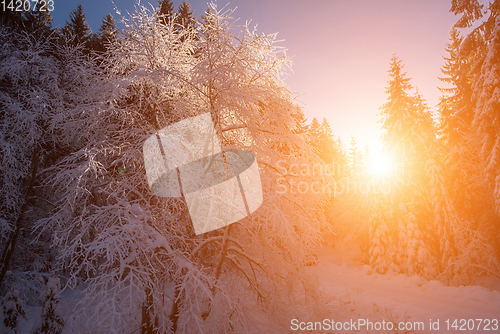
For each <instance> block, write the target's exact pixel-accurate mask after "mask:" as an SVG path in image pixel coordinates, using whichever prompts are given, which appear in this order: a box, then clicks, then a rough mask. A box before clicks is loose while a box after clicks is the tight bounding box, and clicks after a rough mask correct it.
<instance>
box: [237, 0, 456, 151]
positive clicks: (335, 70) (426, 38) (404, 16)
mask: <svg viewBox="0 0 500 334" xmlns="http://www.w3.org/2000/svg"><path fill="white" fill-rule="evenodd" d="M450 3H451V1H446V0H418V1H409V0H378V1H377V0H371V1H367V0H353V1H348V0H337V1H333V0H330V1H328V0H325V1H320V0H313V1H298V0H292V1H287V0H277V1H270V2H268V3H266V2H265V1H262V0H258V1H232V2H231V3H230V5H229V6H230V7H235V6H237V7H238V8H237V10H236V12H235V13H234V16H235V17H239V18H240V19H241V21H240V22H241V23H244V21H245V20H247V19H252V22H255V23H258V30H259V31H263V32H265V33H271V32H279V35H278V37H279V39H284V41H283V42H282V43H281V45H283V46H284V47H286V48H287V49H288V52H287V54H288V55H290V56H291V55H295V56H296V57H294V58H293V62H294V66H293V71H294V73H293V74H292V75H291V76H290V77H288V78H287V79H286V80H285V81H286V82H287V83H288V84H289V85H290V86H291V90H292V91H293V92H297V93H299V94H300V95H301V96H300V100H301V101H302V102H304V103H305V105H304V106H303V107H304V111H305V113H306V117H308V118H309V121H310V120H311V119H312V118H313V117H317V118H320V119H322V118H323V117H326V118H327V119H328V120H329V122H330V124H331V126H332V130H333V132H334V134H335V135H340V136H341V137H342V139H343V140H344V142H345V143H346V144H348V143H349V139H350V136H351V134H352V135H354V136H355V137H356V139H357V140H358V144H359V145H360V146H364V144H365V142H369V143H375V142H377V141H378V139H379V137H380V135H381V130H380V124H379V123H377V121H378V119H379V117H377V114H378V112H379V110H378V108H379V107H380V106H381V105H382V104H383V103H384V102H385V101H386V96H385V94H384V87H385V85H386V83H387V79H388V76H387V70H388V68H389V61H390V58H391V56H392V54H393V53H396V55H397V56H398V57H399V58H400V59H401V60H402V61H403V63H404V64H405V70H406V71H407V73H408V76H409V77H410V78H412V84H413V85H414V86H416V87H418V89H419V92H420V94H422V95H423V96H424V98H426V99H427V101H428V104H429V106H430V107H431V108H432V109H434V110H435V105H436V104H437V103H438V99H439V90H438V89H437V86H440V85H441V83H440V81H439V80H438V79H437V77H438V76H440V75H441V72H440V67H441V66H442V65H443V63H444V61H443V58H442V56H445V55H446V53H445V51H444V45H445V44H446V43H447V41H448V36H449V31H450V29H451V28H452V26H453V24H454V23H455V21H456V18H455V16H454V15H453V14H452V13H450V12H449V8H450V6H451V4H450ZM375 146H376V147H377V146H378V145H375Z"/></svg>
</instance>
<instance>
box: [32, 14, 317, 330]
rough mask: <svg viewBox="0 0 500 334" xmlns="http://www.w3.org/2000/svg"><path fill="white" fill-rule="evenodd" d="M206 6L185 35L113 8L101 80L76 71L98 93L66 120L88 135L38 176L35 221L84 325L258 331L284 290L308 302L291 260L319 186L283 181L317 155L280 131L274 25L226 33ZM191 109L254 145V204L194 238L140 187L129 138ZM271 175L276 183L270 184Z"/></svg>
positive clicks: (287, 110)
mask: <svg viewBox="0 0 500 334" xmlns="http://www.w3.org/2000/svg"><path fill="white" fill-rule="evenodd" d="M211 8H212V9H211V11H209V12H207V15H206V17H205V20H204V23H202V24H201V25H200V27H199V34H198V35H197V36H196V37H194V36H193V35H192V32H189V31H185V30H178V29H176V25H175V24H174V22H167V24H157V16H156V14H155V13H152V12H150V11H149V10H147V9H145V8H143V7H138V11H136V12H135V13H132V14H131V16H130V17H127V18H122V20H123V25H124V28H123V29H122V31H121V38H120V39H119V40H117V41H116V42H115V43H112V44H111V45H110V48H109V50H108V55H107V57H106V61H105V64H106V65H107V70H106V73H107V75H108V77H106V78H103V79H102V80H105V81H107V82H110V83H112V85H109V86H108V85H104V84H103V85H101V84H100V83H99V80H98V79H97V78H96V79H91V78H89V79H88V81H86V82H88V83H89V84H91V83H92V84H93V85H94V86H95V87H96V89H97V90H98V92H99V93H97V92H93V93H91V94H90V96H91V97H92V100H91V101H93V100H94V99H98V101H100V103H96V104H94V103H93V102H92V103H91V104H90V105H89V104H85V103H81V108H79V109H74V110H72V112H70V113H69V114H68V121H70V120H73V119H74V120H77V121H78V122H80V124H85V120H86V119H87V118H88V119H92V120H93V124H92V126H91V127H90V129H91V130H92V132H91V134H89V136H88V137H85V138H80V140H79V145H77V144H76V143H75V144H74V147H76V149H75V151H74V152H73V153H72V154H71V155H68V156H65V157H62V158H61V159H59V160H58V161H57V165H56V166H57V167H56V171H55V172H54V173H52V174H51V175H49V176H47V178H46V179H45V182H46V184H47V185H50V186H52V187H53V189H54V196H55V198H54V201H55V202H56V203H57V208H56V209H55V210H54V211H53V212H52V214H51V216H50V217H49V218H47V219H43V220H40V221H39V226H40V228H44V229H46V230H52V231H54V240H55V244H56V246H57V247H58V249H59V251H60V254H61V260H62V262H63V264H64V265H65V268H66V269H67V271H68V272H69V275H70V276H69V284H70V285H71V284H76V283H77V282H78V281H79V279H84V280H85V281H86V282H87V289H86V298H85V300H83V301H82V305H84V306H85V307H81V308H80V310H81V311H82V312H83V313H84V314H85V317H86V319H91V320H92V321H89V322H88V326H89V328H88V329H86V330H88V331H93V332H99V331H100V332H109V331H117V332H122V331H126V330H130V331H134V330H138V329H139V328H142V330H143V331H157V332H162V333H168V332H178V333H181V332H183V333H194V332H210V331H213V332H231V331H232V332H241V333H244V332H262V331H263V329H262V328H260V327H259V326H258V325H256V324H257V322H256V321H253V320H255V317H260V316H263V315H265V314H267V316H268V317H270V318H273V319H275V320H276V322H275V323H276V325H275V327H272V328H271V329H269V328H266V330H271V331H273V332H278V331H286V330H287V328H288V326H289V319H290V314H292V313H291V312H295V311H296V310H294V307H293V305H295V303H293V302H291V301H293V300H295V298H304V293H305V296H306V303H307V302H308V301H309V302H311V304H310V307H314V306H313V305H314V304H315V303H316V302H317V299H315V298H317V296H316V286H315V284H314V282H315V281H314V279H313V277H311V276H309V275H308V274H306V273H305V271H304V269H303V267H304V264H305V263H308V262H310V258H311V257H312V256H313V253H314V250H313V249H314V245H315V244H317V242H318V241H319V239H320V232H321V230H322V229H323V228H324V222H325V220H324V215H323V208H324V205H325V204H326V201H325V195H324V194H323V193H322V192H319V193H316V192H309V193H300V192H297V185H296V184H295V185H294V183H293V181H296V180H297V178H296V176H294V175H289V174H288V173H287V166H290V165H292V164H294V163H295V164H296V163H301V164H310V165H314V164H318V163H321V161H320V160H319V159H318V157H317V156H316V155H315V154H313V153H311V147H310V146H309V145H308V144H307V143H306V142H305V141H304V139H303V138H301V136H299V135H297V134H295V133H294V132H293V131H292V129H293V128H294V126H295V119H294V117H293V114H294V113H295V112H296V110H297V108H298V107H297V106H296V105H295V101H294V100H293V99H292V98H291V96H290V93H289V92H288V90H287V89H286V88H285V86H284V84H283V83H282V82H281V81H280V76H281V74H282V71H283V70H285V69H286V68H287V66H288V64H289V60H288V59H287V58H286V57H285V56H284V54H282V53H281V49H280V48H278V47H277V46H276V45H275V35H258V34H257V33H256V32H255V31H253V30H250V29H249V28H248V27H244V28H243V30H242V31H241V32H239V33H238V32H236V31H234V30H233V26H232V25H231V19H230V16H229V15H230V13H231V11H229V12H220V11H219V10H218V9H217V7H216V6H214V5H213V6H212V7H211ZM194 50H196V55H194V52H193V51H194ZM205 112H209V113H210V115H211V118H212V120H213V123H214V125H215V128H216V130H217V135H218V137H219V140H220V142H221V144H222V146H223V147H224V148H225V149H230V148H234V147H237V148H241V149H245V150H248V151H251V152H254V153H255V155H256V157H257V161H258V163H259V166H260V175H261V180H262V188H263V193H264V203H263V204H262V206H261V207H260V208H259V209H258V210H257V211H256V212H255V213H254V214H252V215H251V216H249V217H248V218H245V219H244V220H243V221H241V223H235V224H233V225H230V226H228V227H226V228H224V229H221V230H216V231H213V232H210V233H207V234H203V235H199V236H196V235H195V234H194V231H193V227H192V225H191V222H190V219H189V216H188V213H187V208H186V205H185V203H184V202H183V201H182V200H180V199H179V198H159V197H156V196H154V195H152V194H151V192H150V191H149V187H148V184H147V182H146V178H145V168H144V164H143V157H142V145H143V143H144V141H145V139H147V138H148V137H150V136H151V135H153V134H154V133H155V132H156V131H158V130H159V129H162V128H164V127H165V126H168V125H169V124H172V123H175V122H177V121H180V120H182V119H185V118H188V117H191V116H196V115H199V114H201V113H205ZM58 124H59V123H58ZM61 125H62V124H61ZM67 136H68V140H71V141H72V137H71V135H70V134H67ZM283 177H284V178H285V179H286V182H288V183H289V184H290V188H289V189H288V191H287V192H285V193H280V192H279V190H280V188H279V184H278V182H277V180H278V179H279V178H283ZM301 180H304V181H306V182H307V183H309V184H312V183H313V180H315V178H314V177H313V176H312V175H311V176H308V175H305V176H301ZM318 187H321V183H318ZM318 187H317V188H318ZM319 190H322V189H319ZM297 245H300V247H297ZM300 290H301V291H302V292H301V294H300V296H299V294H297V293H296V292H297V291H300ZM89 305H92V307H89ZM283 305H289V307H287V308H283ZM247 307H252V308H254V309H255V310H256V311H255V312H252V313H247V312H245V309H246V308H247Z"/></svg>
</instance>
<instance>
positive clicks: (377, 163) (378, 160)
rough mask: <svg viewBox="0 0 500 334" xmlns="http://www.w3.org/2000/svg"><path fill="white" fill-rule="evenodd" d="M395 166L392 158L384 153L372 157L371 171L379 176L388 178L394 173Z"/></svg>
mask: <svg viewBox="0 0 500 334" xmlns="http://www.w3.org/2000/svg"><path fill="white" fill-rule="evenodd" d="M392 169H393V164H392V161H391V158H390V157H389V156H388V155H387V154H384V153H375V154H373V155H372V157H371V161H370V170H371V172H372V173H373V174H375V175H378V176H387V175H389V174H390V173H391V172H392Z"/></svg>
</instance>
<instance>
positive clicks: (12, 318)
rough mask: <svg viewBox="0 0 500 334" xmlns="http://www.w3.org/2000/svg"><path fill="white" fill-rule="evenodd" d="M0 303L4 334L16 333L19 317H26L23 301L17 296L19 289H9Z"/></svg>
mask: <svg viewBox="0 0 500 334" xmlns="http://www.w3.org/2000/svg"><path fill="white" fill-rule="evenodd" d="M1 305H2V306H3V307H2V308H3V310H2V311H3V326H5V327H4V328H5V330H7V332H6V334H10V333H18V324H19V320H20V319H19V318H20V317H24V318H26V313H25V311H24V307H23V302H22V300H21V299H20V298H19V291H17V290H16V289H12V288H11V289H9V290H8V291H7V293H6V294H5V296H3V298H2V300H1ZM3 326H2V327H3Z"/></svg>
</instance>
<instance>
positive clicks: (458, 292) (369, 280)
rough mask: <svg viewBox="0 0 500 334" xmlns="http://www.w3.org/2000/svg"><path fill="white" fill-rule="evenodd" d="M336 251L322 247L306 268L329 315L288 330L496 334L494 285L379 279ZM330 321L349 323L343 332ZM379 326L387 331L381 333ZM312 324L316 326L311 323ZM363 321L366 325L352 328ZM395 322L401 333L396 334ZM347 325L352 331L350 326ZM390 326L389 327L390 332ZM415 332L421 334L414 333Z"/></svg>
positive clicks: (499, 286)
mask: <svg viewBox="0 0 500 334" xmlns="http://www.w3.org/2000/svg"><path fill="white" fill-rule="evenodd" d="M341 251H342V250H341V249H339V248H338V247H337V249H336V250H335V249H333V248H331V247H326V248H325V249H323V250H322V251H321V252H320V261H319V264H318V265H317V266H315V267H311V269H310V270H314V271H316V273H317V275H318V277H319V278H320V280H321V290H322V293H323V295H324V296H325V297H326V300H327V304H326V305H325V311H326V312H325V314H327V313H328V312H331V313H332V314H331V315H330V316H328V314H327V315H326V320H325V315H321V316H320V317H317V316H316V315H313V314H309V315H308V316H306V317H305V318H304V319H298V320H296V321H295V322H294V323H291V329H292V330H293V329H297V328H299V329H300V328H303V329H307V328H308V327H307V326H309V329H311V328H314V325H316V331H311V332H323V333H333V332H345V333H353V332H359V333H452V332H462V333H463V332H466V333H500V323H499V321H500V282H499V280H491V281H489V282H485V283H484V284H483V285H484V286H460V287H449V286H445V285H443V284H441V283H440V282H438V281H428V280H426V279H424V278H421V277H418V276H412V277H408V276H405V275H394V274H393V275H387V274H386V275H380V274H377V273H374V272H373V271H372V270H371V268H370V267H369V266H366V265H365V266H363V265H361V264H360V263H357V262H355V261H353V260H352V259H350V258H349V256H348V255H347V256H346V254H342V252H341ZM485 286H488V287H485ZM360 319H361V320H360ZM456 319H458V321H457V322H456V323H455V325H457V326H456V327H455V326H453V324H454V322H455V320H456ZM461 319H464V320H461ZM479 319H482V320H479ZM331 320H334V321H335V322H336V321H342V322H343V323H345V322H349V323H348V324H347V323H345V324H344V325H343V327H342V328H344V329H347V330H342V331H334V330H331V328H332V327H333V326H332V323H331ZM438 320H439V329H438V325H437V321H438ZM446 320H448V324H447V322H446ZM384 321H385V329H386V330H383V328H384ZM307 322H313V324H311V323H309V324H308V323H307ZM316 322H321V325H319V324H314V323H316ZM364 322H366V323H367V325H366V326H361V327H360V326H357V325H359V324H363V323H364ZM368 322H372V325H371V326H373V329H372V328H370V329H368V328H367V326H368ZM388 322H392V323H394V324H395V325H389V324H388ZM400 322H403V324H402V325H401V326H403V327H402V328H403V329H404V330H399V329H398V330H396V329H397V328H396V327H397V326H399V323H400ZM406 322H408V323H406ZM430 322H432V324H433V325H432V327H433V329H431V324H430ZM325 324H326V325H325ZM352 324H354V325H355V326H354V327H351V326H352ZM488 324H489V325H488ZM448 325H449V326H448ZM336 326H340V325H336ZM391 326H394V330H392V331H391V330H389V329H390V328H391ZM467 326H469V328H468V327H467ZM377 327H378V328H380V329H379V330H377ZM405 327H406V328H407V329H410V328H411V330H407V329H405ZM417 327H420V329H419V330H415V328H417ZM447 327H448V328H449V330H448V329H447ZM320 328H321V329H322V330H321V331H320V330H319V329H320ZM337 328H340V327H337ZM422 328H423V330H422ZM455 328H456V329H455ZM472 328H473V329H472ZM488 328H489V330H487V329H488ZM460 329H462V330H460ZM495 329H496V330H495ZM293 332H300V330H297V331H293ZM304 332H307V330H306V331H304Z"/></svg>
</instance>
